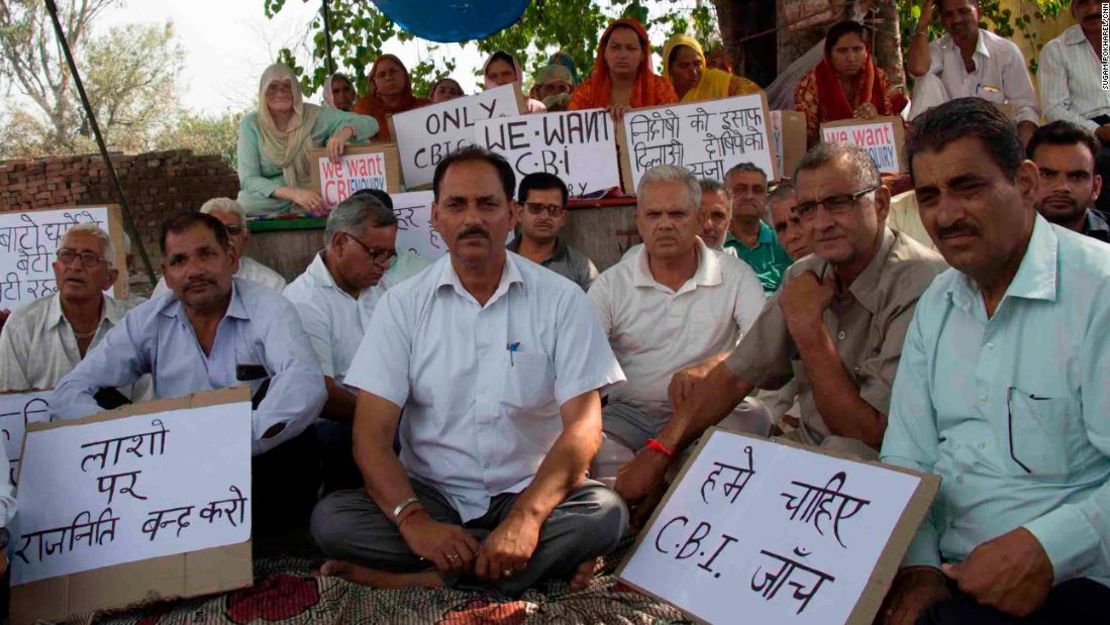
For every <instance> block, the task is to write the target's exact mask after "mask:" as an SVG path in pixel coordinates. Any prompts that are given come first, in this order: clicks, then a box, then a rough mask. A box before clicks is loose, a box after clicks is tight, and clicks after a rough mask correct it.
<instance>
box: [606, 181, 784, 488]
mask: <svg viewBox="0 0 1110 625" xmlns="http://www.w3.org/2000/svg"><path fill="white" fill-rule="evenodd" d="M636 196H637V197H638V198H639V199H638V204H637V206H636V228H637V229H638V230H639V233H640V238H642V239H643V240H644V246H643V247H642V248H641V249H640V251H639V253H636V254H634V255H633V256H631V257H630V258H626V259H624V260H622V261H621V262H620V263H618V264H616V265H614V266H613V267H610V268H609V269H608V270H606V271H605V272H604V273H602V274H601V276H600V277H598V279H597V280H596V281H595V282H594V285H593V286H592V287H591V288H590V293H589V295H590V299H591V300H592V301H593V304H594V308H595V310H596V311H597V316H598V319H599V320H600V321H601V327H602V329H603V330H604V331H605V333H606V334H607V335H608V337H609V345H610V346H611V347H612V348H613V352H614V353H615V354H616V356H617V361H618V362H620V365H621V369H622V370H623V371H624V372H625V375H626V376H628V381H627V382H626V383H625V384H623V385H621V386H619V387H617V388H615V389H614V390H613V392H612V393H610V395H609V403H608V404H607V405H606V406H605V410H604V417H603V418H604V425H603V430H604V432H605V435H604V436H605V438H604V441H603V443H602V448H601V451H600V452H599V454H598V457H597V458H595V460H594V462H593V464H592V466H591V470H590V473H591V476H592V477H594V478H595V479H598V480H601V481H602V482H604V483H607V484H610V485H611V484H612V482H613V480H614V479H615V478H616V475H617V469H618V468H619V467H620V466H621V465H623V464H624V463H626V462H628V461H629V460H631V459H632V457H633V456H634V455H635V453H636V452H637V451H639V450H641V449H643V448H644V447H645V446H649V447H651V448H652V449H655V450H656V451H658V452H659V453H663V454H665V455H670V456H672V457H673V456H674V455H675V453H676V452H677V451H678V450H671V449H661V448H660V447H659V443H658V442H657V441H655V440H654V436H655V434H656V432H657V431H658V430H659V428H660V427H662V425H663V424H664V423H666V422H667V420H668V419H670V417H671V415H672V414H673V412H674V408H675V406H677V405H679V404H681V403H682V402H683V401H684V400H685V395H686V393H687V392H688V390H689V386H690V381H691V380H692V379H696V378H700V377H703V376H704V375H705V373H706V372H708V371H709V370H710V369H712V368H713V366H714V365H716V364H717V363H718V362H720V361H721V360H723V359H724V358H725V357H726V356H727V355H728V354H729V353H730V352H731V351H732V350H733V349H734V348H735V347H736V344H737V342H738V341H739V339H740V336H741V335H742V334H743V333H744V332H745V331H746V330H747V329H748V327H749V326H750V325H751V324H752V322H753V321H755V318H756V317H757V316H758V315H759V311H760V309H762V307H763V303H764V302H765V301H766V298H764V296H763V285H762V284H761V283H760V282H759V278H757V277H756V275H755V272H754V271H752V268H751V267H749V266H748V264H747V263H745V262H743V261H741V260H739V259H737V258H734V257H730V256H726V255H724V254H719V253H715V252H714V251H713V250H711V249H710V248H709V247H708V246H707V245H706V244H705V243H704V242H703V241H702V239H700V238H698V231H699V230H700V229H701V224H702V222H703V217H704V216H703V215H702V214H701V210H702V209H701V197H702V192H701V188H700V187H699V185H698V181H697V179H696V178H694V176H693V175H692V174H691V173H690V172H689V171H687V170H686V169H683V168H681V167H676V166H673V165H662V166H659V167H655V168H653V169H650V170H648V171H647V172H645V173H644V175H643V177H642V178H641V179H640V184H639V188H638V189H637V190H636ZM726 223H727V222H726ZM737 416H740V417H741V419H739V420H737V421H736V422H735V423H730V424H729V425H732V426H734V427H736V428H738V429H741V430H744V431H748V432H753V433H756V434H760V435H766V434H767V432H768V429H769V427H770V420H769V419H768V418H767V415H766V413H765V411H760V410H744V411H743V412H741V413H740V414H739V415H737Z"/></svg>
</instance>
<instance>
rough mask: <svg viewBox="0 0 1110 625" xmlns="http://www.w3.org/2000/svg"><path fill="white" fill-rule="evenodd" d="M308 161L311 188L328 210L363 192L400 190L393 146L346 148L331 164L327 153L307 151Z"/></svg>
mask: <svg viewBox="0 0 1110 625" xmlns="http://www.w3.org/2000/svg"><path fill="white" fill-rule="evenodd" d="M308 162H309V163H312V164H313V167H312V189H313V190H315V191H316V192H317V193H319V194H320V197H321V198H323V200H324V205H325V206H327V207H328V210H331V209H333V208H335V207H336V205H338V204H339V203H340V202H342V201H343V200H345V199H347V198H349V197H351V194H353V193H354V192H355V191H361V190H362V189H381V190H382V191H385V192H387V193H397V192H398V191H400V190H401V161H400V157H399V156H398V155H397V146H396V145H394V144H392V143H379V144H374V145H369V146H348V147H347V149H346V150H345V151H344V153H343V156H341V157H340V158H339V163H333V162H331V159H330V158H328V151H327V150H324V149H318V150H310V151H309V153H308Z"/></svg>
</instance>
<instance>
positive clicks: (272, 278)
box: [151, 197, 285, 297]
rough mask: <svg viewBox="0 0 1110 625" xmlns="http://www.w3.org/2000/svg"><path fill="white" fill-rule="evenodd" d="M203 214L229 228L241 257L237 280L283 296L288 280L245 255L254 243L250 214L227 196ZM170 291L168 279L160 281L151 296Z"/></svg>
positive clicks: (212, 202)
mask: <svg viewBox="0 0 1110 625" xmlns="http://www.w3.org/2000/svg"><path fill="white" fill-rule="evenodd" d="M200 212H202V213H204V214H206V215H212V216H213V217H215V218H216V219H219V220H220V221H221V222H222V223H223V224H224V227H225V228H227V240H228V241H229V242H230V243H231V247H233V248H235V251H236V252H237V254H238V258H239V267H238V269H236V270H235V277H236V278H243V279H244V280H251V281H252V282H257V283H259V284H261V285H262V286H264V287H266V288H268V289H270V290H271V291H276V292H278V293H281V290H282V289H284V288H285V278H283V277H281V274H279V273H278V272H276V271H274V270H273V269H270V268H269V267H267V266H266V265H263V264H262V263H260V262H258V261H257V260H255V259H253V258H249V257H247V255H246V254H247V248H248V247H249V246H250V242H251V230H250V228H249V227H248V226H247V214H246V212H244V211H243V207H242V206H240V205H239V202H236V201H235V200H233V199H231V198H226V197H217V198H212V199H211V200H208V201H207V202H205V203H204V204H202V205H201V207H200ZM168 290H169V288H168V287H167V286H166V279H165V278H162V279H160V280H158V284H157V285H156V286H155V287H154V293H153V294H152V295H151V297H157V296H159V295H161V294H162V293H165V292H166V291H168Z"/></svg>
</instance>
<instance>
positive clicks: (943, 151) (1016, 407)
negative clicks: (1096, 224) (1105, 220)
mask: <svg viewBox="0 0 1110 625" xmlns="http://www.w3.org/2000/svg"><path fill="white" fill-rule="evenodd" d="M907 150H908V154H909V157H910V165H911V171H912V174H913V177H914V182H915V185H916V191H917V203H918V206H919V210H920V212H921V218H922V222H923V223H924V225H925V228H926V229H927V230H928V232H929V236H930V237H931V238H932V239H933V241H934V243H936V245H937V247H938V249H939V251H940V252H941V253H942V254H943V255H944V257H945V260H947V261H948V263H949V264H950V265H951V266H952V269H950V270H949V271H947V272H945V273H943V274H941V275H940V276H938V277H937V278H936V279H935V280H934V281H933V284H932V285H931V286H930V287H929V289H928V290H926V291H925V293H924V294H923V295H922V296H921V299H920V300H919V301H918V303H917V310H916V313H915V315H914V319H913V322H912V323H911V325H910V330H909V333H908V334H907V337H906V341H905V344H904V345H903V348H902V358H901V362H900V364H899V368H898V375H897V377H896V378H895V382H894V389H893V398H892V400H891V407H890V415H889V424H888V426H887V430H886V436H885V438H884V440H883V447H882V454H881V455H882V460H883V461H884V462H887V463H890V464H895V465H899V466H903V467H907V468H911V469H914V470H918V471H924V472H931V473H936V474H937V475H940V476H941V477H942V478H943V482H942V484H941V489H940V492H939V494H938V495H937V499H936V501H935V502H934V503H933V508H932V511H931V514H930V515H929V516H928V517H927V518H926V520H925V522H924V523H923V524H922V526H921V528H920V529H919V530H918V533H917V535H916V537H915V538H914V540H913V542H912V544H911V545H910V548H909V551H908V553H907V554H906V557H905V560H904V561H903V568H902V570H901V571H900V572H899V574H898V576H897V577H896V578H895V582H894V585H893V587H892V589H891V592H890V594H889V595H888V597H887V601H886V603H885V605H884V607H883V611H882V612H881V613H880V615H879V616H880V622H882V623H886V624H891V625H902V624H906V625H909V624H914V623H916V624H923V623H928V624H940V623H944V624H950V623H975V624H976V625H981V624H982V625H990V624H994V623H1007V624H1011V623H1012V624H1042V623H1044V624H1048V623H1068V624H1071V623H1105V622H1106V620H1105V619H1106V611H1107V606H1110V588H1108V587H1107V585H1108V584H1110V483H1108V479H1110V392H1108V389H1107V382H1108V381H1110V246H1108V245H1106V244H1104V243H1101V242H1099V241H1095V240H1093V239H1090V238H1087V237H1083V236H1081V235H1079V234H1077V233H1074V232H1072V231H1069V230H1067V229H1065V228H1061V227H1059V226H1055V225H1053V224H1050V223H1049V222H1047V221H1045V220H1044V219H1043V218H1042V217H1040V216H1038V215H1037V213H1036V211H1035V209H1034V202H1035V200H1036V196H1037V188H1038V185H1039V180H1040V178H1039V175H1038V171H1037V167H1036V165H1034V164H1033V163H1032V162H1031V161H1028V160H1025V159H1024V151H1023V149H1022V144H1021V141H1020V140H1019V139H1018V137H1017V134H1016V132H1015V130H1014V126H1013V123H1012V122H1011V121H1010V120H1009V119H1007V118H1006V117H1005V116H1004V115H1003V114H1002V113H1000V112H999V111H998V109H997V108H995V107H994V105H992V104H990V103H987V102H984V101H981V100H977V99H974V98H962V99H958V100H953V101H950V102H948V103H946V104H943V105H941V106H939V107H937V108H935V109H932V110H931V111H929V112H927V113H925V114H924V115H923V116H921V117H919V118H918V119H917V120H915V122H914V128H913V131H912V134H911V138H910V140H909V143H908V146H907Z"/></svg>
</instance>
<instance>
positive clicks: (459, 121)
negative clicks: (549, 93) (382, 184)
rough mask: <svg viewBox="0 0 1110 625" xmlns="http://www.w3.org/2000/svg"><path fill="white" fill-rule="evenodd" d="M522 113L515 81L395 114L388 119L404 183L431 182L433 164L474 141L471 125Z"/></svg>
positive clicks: (413, 185) (434, 166) (472, 126)
mask: <svg viewBox="0 0 1110 625" xmlns="http://www.w3.org/2000/svg"><path fill="white" fill-rule="evenodd" d="M520 113H521V95H520V90H519V87H518V86H517V84H516V83H512V84H509V85H502V86H500V87H496V88H494V89H487V90H485V91H483V92H481V93H478V94H475V95H472V96H467V97H465V98H456V99H454V100H448V101H447V102H440V103H439V104H429V105H428V106H422V107H420V108H418V109H413V110H411V111H406V112H404V113H397V114H396V115H394V116H393V118H392V119H391V120H390V122H389V123H390V124H391V125H392V128H393V136H394V137H396V138H397V150H398V151H399V152H400V155H401V170H402V172H403V173H404V176H405V186H406V187H407V188H408V189H410V190H411V189H414V188H416V187H419V186H421V185H427V184H431V183H432V174H434V173H435V169H436V165H437V164H439V162H440V161H441V160H443V158H444V157H445V156H447V155H448V154H450V153H452V152H454V151H456V150H458V149H459V148H461V147H463V146H467V145H471V144H473V143H474V126H475V125H476V124H477V123H478V122H480V121H484V120H487V119H493V118H495V117H506V116H510V117H515V116H517V115H520Z"/></svg>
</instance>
